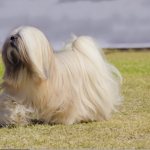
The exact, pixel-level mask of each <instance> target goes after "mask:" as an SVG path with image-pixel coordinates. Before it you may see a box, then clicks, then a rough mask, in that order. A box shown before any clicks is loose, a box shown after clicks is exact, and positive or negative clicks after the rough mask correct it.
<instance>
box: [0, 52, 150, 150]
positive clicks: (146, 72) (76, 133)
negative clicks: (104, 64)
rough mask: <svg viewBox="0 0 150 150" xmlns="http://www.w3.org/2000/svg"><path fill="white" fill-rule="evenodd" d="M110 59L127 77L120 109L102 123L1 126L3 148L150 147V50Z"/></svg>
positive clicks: (109, 57)
mask: <svg viewBox="0 0 150 150" xmlns="http://www.w3.org/2000/svg"><path fill="white" fill-rule="evenodd" d="M107 58H108V59H109V61H110V62H112V63H113V64H114V65H115V66H116V67H118V68H119V70H120V71H121V73H122V75H123V78H124V80H123V85H122V94H123V96H124V102H123V104H122V106H121V108H120V112H117V113H115V114H114V115H113V117H112V118H111V119H110V120H109V121H102V122H90V123H81V124H75V125H68V126H66V125H53V126H50V125H32V126H26V127H21V126H20V127H14V128H0V148H107V149H108V148H117V149H119V148H120V149H122V148H126V149H131V148H136V149H144V148H145V149H146V148H147V149H150V52H114V53H109V54H107ZM2 72H3V69H2V67H1V68H0V73H1V76H2Z"/></svg>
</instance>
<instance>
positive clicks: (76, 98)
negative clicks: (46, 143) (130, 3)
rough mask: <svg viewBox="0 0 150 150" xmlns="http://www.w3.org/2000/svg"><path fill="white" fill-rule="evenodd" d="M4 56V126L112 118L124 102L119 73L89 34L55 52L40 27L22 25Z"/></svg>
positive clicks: (0, 99)
mask: <svg viewBox="0 0 150 150" xmlns="http://www.w3.org/2000/svg"><path fill="white" fill-rule="evenodd" d="M12 36H13V38H12ZM14 36H16V39H15V41H14V40H13V41H12V39H14ZM12 42H13V44H12ZM14 45H15V46H14ZM2 56H3V62H4V64H5V73H4V81H3V83H2V89H3V92H2V94H1V96H0V124H1V125H5V124H28V123H30V121H31V120H32V119H38V120H42V121H43V122H44V123H61V124H73V123H79V122H82V121H86V122H87V121H100V120H104V119H108V118H110V117H111V114H112V112H113V111H115V110H116V107H117V106H118V105H119V104H120V102H121V95H120V81H121V75H120V73H119V71H118V70H117V69H116V68H115V67H114V66H112V65H111V64H109V63H108V62H107V61H106V59H105V58H104V56H103V53H102V50H99V49H98V48H97V46H96V44H95V42H94V41H93V39H91V38H90V37H86V36H81V37H76V38H74V39H73V40H72V41H71V42H69V43H68V44H67V45H66V46H65V48H64V49H63V50H62V51H61V52H57V53H55V52H53V49H52V47H51V46H50V44H49V42H48V40H47V39H46V37H45V36H44V34H43V33H42V32H41V31H40V30H38V29H37V28H34V27H20V28H18V29H16V30H14V31H13V32H12V33H11V34H10V36H9V37H8V38H7V39H6V41H5V43H4V46H3V51H2ZM18 114H19V119H18Z"/></svg>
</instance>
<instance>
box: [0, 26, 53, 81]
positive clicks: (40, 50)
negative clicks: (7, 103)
mask: <svg viewBox="0 0 150 150" xmlns="http://www.w3.org/2000/svg"><path fill="white" fill-rule="evenodd" d="M2 58H3V62H4V65H5V75H4V79H7V78H9V79H11V80H16V81H17V80H18V77H21V76H25V75H26V76H30V78H31V77H34V78H35V77H38V78H40V79H42V80H45V79H47V78H48V77H49V73H50V71H49V69H50V64H51V61H52V51H51V48H50V45H49V42H48V40H47V39H46V37H45V35H44V34H43V33H42V32H41V31H40V30H38V29H37V28H34V27H20V28H17V29H15V30H14V31H13V32H12V33H11V34H10V35H9V36H8V38H7V39H6V41H5V43H4V45H3V49H2ZM25 72H26V73H25ZM22 79H23V78H22Z"/></svg>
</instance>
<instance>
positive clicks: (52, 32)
mask: <svg viewBox="0 0 150 150" xmlns="http://www.w3.org/2000/svg"><path fill="white" fill-rule="evenodd" d="M20 25H21V26H22V25H23V26H24V25H30V26H36V27H38V28H40V29H41V30H42V31H43V32H44V33H45V34H46V36H47V37H48V39H49V41H50V42H51V43H52V45H53V47H54V48H55V49H60V48H61V47H62V46H63V43H64V42H65V41H67V40H68V39H69V38H70V37H71V34H75V35H77V36H79V35H89V36H92V37H93V38H95V39H96V40H97V41H98V43H99V45H101V47H105V48H131V47H132V48H136V47H139V48H141V47H142V48H143V47H146V48H147V47H150V0H0V45H2V43H3V41H4V40H5V38H6V37H7V35H8V33H9V32H10V31H11V30H12V29H14V28H16V27H18V26H20Z"/></svg>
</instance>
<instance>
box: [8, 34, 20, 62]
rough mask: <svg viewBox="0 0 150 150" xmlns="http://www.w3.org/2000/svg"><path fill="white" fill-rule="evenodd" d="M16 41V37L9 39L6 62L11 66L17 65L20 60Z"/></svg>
mask: <svg viewBox="0 0 150 150" xmlns="http://www.w3.org/2000/svg"><path fill="white" fill-rule="evenodd" d="M17 39H18V36H17V35H13V36H11V37H10V39H9V43H10V46H9V48H8V50H7V58H8V61H9V62H10V63H11V64H12V65H17V64H18V63H19V60H20V57H19V50H18V47H17Z"/></svg>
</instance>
